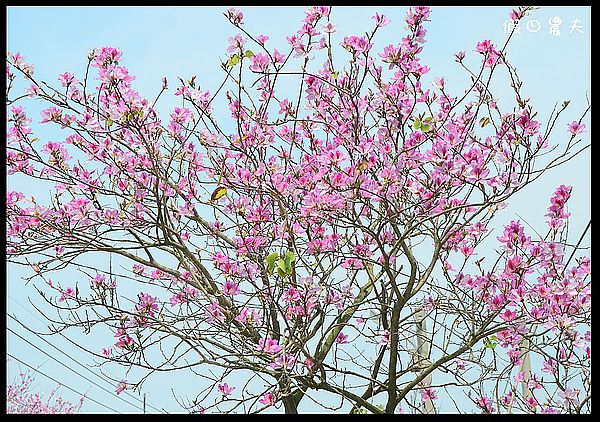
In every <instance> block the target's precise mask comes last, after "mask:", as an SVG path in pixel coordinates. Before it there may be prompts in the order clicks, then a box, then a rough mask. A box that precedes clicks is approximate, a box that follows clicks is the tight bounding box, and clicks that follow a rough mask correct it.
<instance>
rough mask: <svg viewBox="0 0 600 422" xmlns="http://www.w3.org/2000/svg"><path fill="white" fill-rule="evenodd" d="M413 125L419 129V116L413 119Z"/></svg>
mask: <svg viewBox="0 0 600 422" xmlns="http://www.w3.org/2000/svg"><path fill="white" fill-rule="evenodd" d="M413 127H414V128H415V129H421V119H419V118H417V119H415V121H414V123H413Z"/></svg>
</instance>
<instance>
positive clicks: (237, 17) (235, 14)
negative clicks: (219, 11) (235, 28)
mask: <svg viewBox="0 0 600 422" xmlns="http://www.w3.org/2000/svg"><path fill="white" fill-rule="evenodd" d="M225 16H227V18H228V19H229V21H230V22H231V23H232V24H234V25H241V24H243V20H244V14H243V13H242V12H241V11H240V10H239V9H237V8H235V7H230V8H229V9H227V14H226V15H225Z"/></svg>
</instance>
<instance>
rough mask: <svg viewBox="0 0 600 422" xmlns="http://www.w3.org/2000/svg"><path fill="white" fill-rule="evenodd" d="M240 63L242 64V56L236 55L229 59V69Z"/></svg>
mask: <svg viewBox="0 0 600 422" xmlns="http://www.w3.org/2000/svg"><path fill="white" fill-rule="evenodd" d="M239 62H240V56H238V55H237V54H234V55H233V56H231V57H230V58H229V61H228V62H227V65H228V66H229V67H234V66H235V65H236V64H238V63H239Z"/></svg>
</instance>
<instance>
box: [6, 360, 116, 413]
mask: <svg viewBox="0 0 600 422" xmlns="http://www.w3.org/2000/svg"><path fill="white" fill-rule="evenodd" d="M6 354H7V355H8V356H9V357H10V358H11V359H14V360H16V361H17V362H19V363H21V364H23V365H25V366H26V367H28V368H29V369H31V370H33V371H35V372H37V373H38V374H41V375H43V376H44V377H46V378H48V379H50V380H52V381H53V382H55V383H57V384H59V385H60V386H62V387H65V388H67V389H68V390H71V391H72V392H74V393H75V394H79V395H80V396H82V397H85V398H86V399H87V400H90V401H92V402H94V403H96V404H99V405H100V406H102V407H105V408H107V409H109V410H111V411H113V412H115V413H121V412H119V411H118V410H115V409H113V408H112V407H110V406H107V405H106V404H104V403H100V402H99V401H97V400H95V399H93V398H92V397H87V396H86V395H85V394H81V393H80V392H79V391H77V390H75V389H74V388H71V387H69V386H68V385H66V384H65V383H62V382H60V381H57V380H56V379H54V378H52V377H51V376H50V375H47V374H45V373H44V372H42V371H40V370H39V369H37V368H34V367H33V366H31V365H29V364H28V363H25V362H23V361H22V360H21V359H19V358H17V357H14V356H13V355H11V354H10V353H8V352H7V353H6Z"/></svg>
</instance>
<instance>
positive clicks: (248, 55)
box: [244, 50, 254, 58]
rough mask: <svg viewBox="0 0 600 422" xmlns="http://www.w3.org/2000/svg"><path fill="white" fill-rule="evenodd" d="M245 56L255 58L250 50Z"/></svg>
mask: <svg viewBox="0 0 600 422" xmlns="http://www.w3.org/2000/svg"><path fill="white" fill-rule="evenodd" d="M244 56H246V57H248V58H250V57H254V53H253V52H252V51H250V50H246V52H245V53H244Z"/></svg>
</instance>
